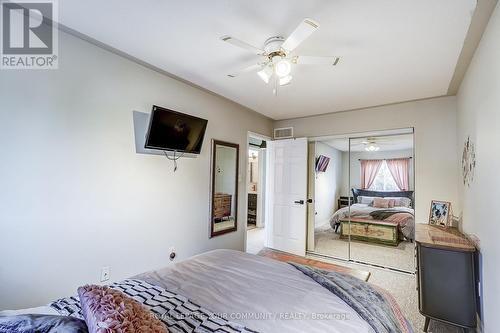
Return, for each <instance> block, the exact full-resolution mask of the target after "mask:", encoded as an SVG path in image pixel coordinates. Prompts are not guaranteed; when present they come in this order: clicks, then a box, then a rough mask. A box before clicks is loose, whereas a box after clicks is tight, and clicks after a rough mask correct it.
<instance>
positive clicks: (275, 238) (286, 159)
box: [266, 138, 307, 256]
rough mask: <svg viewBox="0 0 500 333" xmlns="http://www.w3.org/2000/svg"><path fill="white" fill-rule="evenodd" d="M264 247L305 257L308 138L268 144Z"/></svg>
mask: <svg viewBox="0 0 500 333" xmlns="http://www.w3.org/2000/svg"><path fill="white" fill-rule="evenodd" d="M267 162H268V168H267V170H268V172H267V182H266V185H267V193H268V197H267V202H268V205H267V207H268V209H267V214H266V215H267V218H266V221H267V223H268V224H267V226H266V229H267V241H266V246H267V247H270V248H273V249H276V250H280V251H284V252H289V253H293V254H297V255H300V256H304V255H305V254H306V229H307V226H306V220H307V219H306V217H307V216H306V211H307V205H306V201H307V139H306V138H299V139H290V140H279V141H271V142H269V144H268V161H267Z"/></svg>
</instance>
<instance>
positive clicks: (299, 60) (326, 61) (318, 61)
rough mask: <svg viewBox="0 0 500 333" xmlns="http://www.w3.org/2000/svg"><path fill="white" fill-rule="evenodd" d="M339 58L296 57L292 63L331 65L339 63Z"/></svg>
mask: <svg viewBox="0 0 500 333" xmlns="http://www.w3.org/2000/svg"><path fill="white" fill-rule="evenodd" d="M339 61H340V58H339V57H315V56H296V57H293V59H292V62H293V63H294V64H297V65H331V66H335V65H337V64H338V63H339Z"/></svg>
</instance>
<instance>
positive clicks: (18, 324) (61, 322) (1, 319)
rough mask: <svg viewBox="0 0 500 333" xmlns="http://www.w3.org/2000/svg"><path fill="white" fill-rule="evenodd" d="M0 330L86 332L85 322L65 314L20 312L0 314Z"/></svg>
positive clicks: (58, 332) (54, 332)
mask: <svg viewBox="0 0 500 333" xmlns="http://www.w3.org/2000/svg"><path fill="white" fill-rule="evenodd" d="M0 332H4V333H33V332H37V333H68V332H73V333H88V330H87V325H86V324H85V322H84V321H83V320H81V319H78V318H73V317H67V316H52V315H42V314H22V315H17V316H0Z"/></svg>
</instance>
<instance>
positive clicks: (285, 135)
mask: <svg viewBox="0 0 500 333" xmlns="http://www.w3.org/2000/svg"><path fill="white" fill-rule="evenodd" d="M274 138H275V139H292V138H293V127H283V128H275V129H274Z"/></svg>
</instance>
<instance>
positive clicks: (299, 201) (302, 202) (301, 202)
mask: <svg viewBox="0 0 500 333" xmlns="http://www.w3.org/2000/svg"><path fill="white" fill-rule="evenodd" d="M293 203H296V204H299V205H303V204H304V200H297V201H294V202H293Z"/></svg>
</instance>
